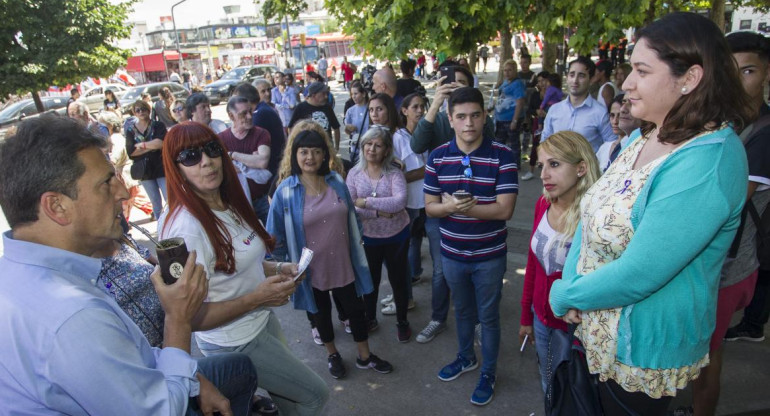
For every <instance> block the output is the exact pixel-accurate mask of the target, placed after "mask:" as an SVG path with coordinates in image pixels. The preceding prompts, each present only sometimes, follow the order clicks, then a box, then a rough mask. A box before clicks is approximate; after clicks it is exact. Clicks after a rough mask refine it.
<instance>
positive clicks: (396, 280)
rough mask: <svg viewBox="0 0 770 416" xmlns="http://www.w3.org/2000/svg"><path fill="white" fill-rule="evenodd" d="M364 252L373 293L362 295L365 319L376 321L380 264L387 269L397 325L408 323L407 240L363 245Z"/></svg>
mask: <svg viewBox="0 0 770 416" xmlns="http://www.w3.org/2000/svg"><path fill="white" fill-rule="evenodd" d="M364 251H365V252H366V261H367V263H369V271H370V272H371V273H372V283H373V284H374V291H373V292H372V293H370V294H368V295H364V304H365V305H366V318H367V319H369V320H372V319H377V298H378V297H379V295H380V282H381V281H382V263H383V262H384V263H385V267H387V268H388V280H389V281H390V286H391V287H392V288H393V301H394V302H395V303H396V318H397V319H398V323H408V321H407V320H406V308H407V303H408V302H409V300H408V289H407V286H406V279H407V276H408V273H407V269H406V268H407V266H408V264H409V261H408V256H407V252H408V251H409V239H408V238H405V239H404V240H403V241H400V242H396V243H390V244H381V245H367V244H364Z"/></svg>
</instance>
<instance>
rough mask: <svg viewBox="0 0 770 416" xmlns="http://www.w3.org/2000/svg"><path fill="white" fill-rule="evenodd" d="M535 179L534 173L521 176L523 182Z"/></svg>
mask: <svg viewBox="0 0 770 416" xmlns="http://www.w3.org/2000/svg"><path fill="white" fill-rule="evenodd" d="M533 177H534V175H532V172H527V173H525V174H523V175H521V180H523V181H528V180H530V179H532V178H533Z"/></svg>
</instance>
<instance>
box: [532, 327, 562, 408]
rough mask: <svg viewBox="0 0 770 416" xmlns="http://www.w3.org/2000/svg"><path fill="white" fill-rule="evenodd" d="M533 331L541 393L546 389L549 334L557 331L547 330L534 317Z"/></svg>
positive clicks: (549, 352)
mask: <svg viewBox="0 0 770 416" xmlns="http://www.w3.org/2000/svg"><path fill="white" fill-rule="evenodd" d="M532 326H533V327H534V328H533V331H534V332H535V352H536V353H537V367H538V368H539V369H540V384H541V385H542V386H543V393H545V391H546V389H547V388H548V372H547V371H546V370H547V367H546V365H547V364H548V362H549V361H550V357H552V356H553V355H552V354H551V350H550V348H549V346H550V345H551V334H553V331H558V329H554V328H549V327H547V326H545V324H544V323H542V322H540V319H539V318H538V317H537V315H535V319H534V320H533V321H532Z"/></svg>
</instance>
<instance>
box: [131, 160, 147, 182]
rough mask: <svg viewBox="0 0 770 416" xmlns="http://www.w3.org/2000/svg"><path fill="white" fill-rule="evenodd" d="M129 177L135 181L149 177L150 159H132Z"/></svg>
mask: <svg viewBox="0 0 770 416" xmlns="http://www.w3.org/2000/svg"><path fill="white" fill-rule="evenodd" d="M131 178H133V179H135V180H137V181H145V180H147V179H150V160H149V158H148V157H143V158H141V159H137V160H134V164H132V165H131Z"/></svg>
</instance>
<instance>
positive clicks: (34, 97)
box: [32, 91, 45, 114]
mask: <svg viewBox="0 0 770 416" xmlns="http://www.w3.org/2000/svg"><path fill="white" fill-rule="evenodd" d="M32 100H33V101H34V102H35V107H37V112H38V113H41V114H42V113H43V111H45V107H43V101H42V100H41V99H40V94H38V93H37V91H32Z"/></svg>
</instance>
